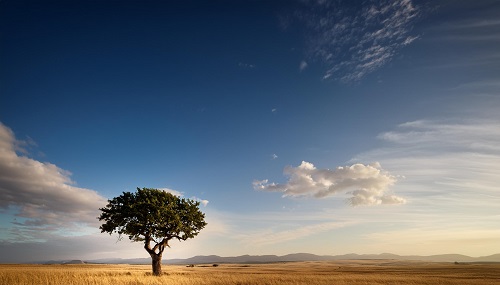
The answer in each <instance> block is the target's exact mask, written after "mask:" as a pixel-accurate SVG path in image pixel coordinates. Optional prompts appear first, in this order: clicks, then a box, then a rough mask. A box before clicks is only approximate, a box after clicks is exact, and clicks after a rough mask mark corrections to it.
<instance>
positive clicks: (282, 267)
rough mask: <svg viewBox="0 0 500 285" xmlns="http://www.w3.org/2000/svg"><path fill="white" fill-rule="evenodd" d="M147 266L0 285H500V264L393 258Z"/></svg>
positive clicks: (9, 271)
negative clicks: (157, 271)
mask: <svg viewBox="0 0 500 285" xmlns="http://www.w3.org/2000/svg"><path fill="white" fill-rule="evenodd" d="M150 272H151V267H150V266H147V265H90V264H82V265H5V264H4V265H0V284H1V285H45V284H47V285H48V284H53V285H75V284H95V285H155V284H175V285H198V284H200V285H201V284H207V285H210V284H214V285H230V284H241V285H242V284H260V285H276V284H292V285H293V284H308V285H320V284H325V285H326V284H328V285H357V284H363V285H371V284H375V285H376V284H398V285H400V284H412V285H415V284H429V285H431V284H432V285H446V284H450V285H451V284H454V285H455V284H461V285H468V284H471V285H472V284H474V285H477V284H497V285H498V284H500V264H453V263H424V262H407V261H390V260H378V261H373V260H365V261H335V262H333V261H332V262H326V261H325V262H289V263H275V264H248V265H245V264H221V265H220V266H218V267H212V266H211V265H205V266H203V265H197V266H196V267H192V268H190V267H186V266H180V265H163V272H164V274H163V276H161V277H155V276H151V273H150Z"/></svg>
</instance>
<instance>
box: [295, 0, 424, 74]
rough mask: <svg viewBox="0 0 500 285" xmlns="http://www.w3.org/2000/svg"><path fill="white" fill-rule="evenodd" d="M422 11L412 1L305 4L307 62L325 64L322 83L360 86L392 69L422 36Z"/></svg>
mask: <svg viewBox="0 0 500 285" xmlns="http://www.w3.org/2000/svg"><path fill="white" fill-rule="evenodd" d="M417 15H419V9H418V8H417V7H416V6H415V5H413V3H412V1H411V0H394V1H393V0H383V1H365V2H363V4H359V3H358V2H354V3H353V2H352V1H304V5H303V7H302V9H301V10H299V11H297V12H296V17H297V18H298V19H300V21H301V22H303V23H305V25H306V27H307V33H308V51H307V54H308V57H309V58H310V59H311V60H314V61H316V62H320V63H322V64H323V65H324V66H325V68H326V71H325V73H324V75H323V79H329V78H334V79H338V80H341V81H344V82H352V81H357V80H360V79H361V78H363V77H364V76H365V75H367V74H369V73H371V72H373V71H375V70H377V69H379V68H381V67H382V66H384V65H385V64H387V63H388V62H389V61H390V60H391V59H392V58H393V57H394V56H395V55H396V54H397V52H398V51H399V50H400V49H401V48H402V47H404V46H406V45H409V44H411V43H412V42H414V41H415V40H416V39H418V36H417V35H413V34H412V33H411V30H412V26H413V22H414V20H415V19H416V17H417Z"/></svg>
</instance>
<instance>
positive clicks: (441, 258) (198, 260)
mask: <svg viewBox="0 0 500 285" xmlns="http://www.w3.org/2000/svg"><path fill="white" fill-rule="evenodd" d="M369 259H372V260H373V259H377V260H418V261H429V262H500V254H493V255H488V256H481V257H470V256H467V255H461V254H440V255H430V256H419V255H396V254H391V253H382V254H354V253H352V254H344V255H315V254H310V253H293V254H287V255H282V256H277V255H241V256H233V257H222V256H218V255H204V256H202V255H200V256H194V257H191V258H187V259H164V260H163V263H164V264H207V263H273V262H293V261H334V260H369ZM40 263H44V264H83V263H94V264H95V263H106V264H150V263H151V259H150V258H149V257H148V258H129V259H122V258H107V259H94V260H86V261H83V260H59V261H56V260H51V261H46V262H40Z"/></svg>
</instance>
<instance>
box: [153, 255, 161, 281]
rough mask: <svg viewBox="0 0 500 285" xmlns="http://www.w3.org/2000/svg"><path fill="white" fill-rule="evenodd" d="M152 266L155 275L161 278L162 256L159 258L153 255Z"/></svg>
mask: <svg viewBox="0 0 500 285" xmlns="http://www.w3.org/2000/svg"><path fill="white" fill-rule="evenodd" d="M151 266H152V267H153V275H155V276H161V274H162V272H161V255H160V256H158V255H156V254H154V255H153V254H152V255H151Z"/></svg>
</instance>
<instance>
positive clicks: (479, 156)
mask: <svg viewBox="0 0 500 285" xmlns="http://www.w3.org/2000/svg"><path fill="white" fill-rule="evenodd" d="M499 126H500V121H496V120H470V119H469V120H466V119H449V120H446V121H438V120H419V121H412V122H407V123H404V124H401V125H400V126H398V127H397V128H396V129H395V130H392V131H389V132H385V133H382V134H380V135H379V139H381V140H382V141H383V142H384V147H382V148H378V149H374V150H372V151H369V152H367V153H363V154H360V155H359V156H358V157H356V158H355V159H353V161H354V162H355V161H364V160H366V159H378V160H380V161H381V162H383V163H384V165H385V166H386V167H387V168H388V169H394V170H396V169H397V171H398V174H399V175H403V176H405V179H404V180H403V181H402V182H401V184H399V186H400V189H405V192H406V193H408V194H409V193H412V194H411V195H412V201H413V202H415V203H421V202H425V204H426V205H429V204H435V205H436V206H439V207H440V208H442V207H447V208H448V209H449V210H448V211H450V210H451V208H453V206H454V205H458V204H460V205H462V207H461V208H460V209H454V210H453V211H463V209H464V207H469V208H471V209H474V210H475V211H481V212H484V213H485V215H488V214H490V215H491V214H492V213H493V212H495V211H496V210H494V209H496V208H497V207H496V203H497V202H498V198H497V199H495V198H493V197H498V191H497V190H498V185H499V184H500V178H499V175H498V165H500V146H499V145H498V142H499V141H500V128H499ZM431 196H432V197H433V199H429V197H431ZM479 205H482V206H479ZM440 208H436V209H440ZM496 212H497V213H498V211H496Z"/></svg>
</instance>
